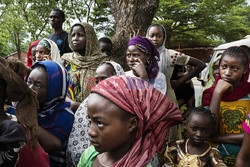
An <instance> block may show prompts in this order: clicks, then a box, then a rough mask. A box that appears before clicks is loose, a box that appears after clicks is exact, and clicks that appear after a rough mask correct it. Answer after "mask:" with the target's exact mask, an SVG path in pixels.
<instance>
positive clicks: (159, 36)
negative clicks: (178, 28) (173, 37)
mask: <svg viewBox="0 0 250 167" xmlns="http://www.w3.org/2000/svg"><path fill="white" fill-rule="evenodd" d="M148 39H150V40H151V42H152V43H153V44H154V46H155V47H156V48H159V47H161V45H162V43H163V40H164V34H163V32H162V29H161V28H160V27H158V26H152V27H151V28H150V29H149V31H148Z"/></svg>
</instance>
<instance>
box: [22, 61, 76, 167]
mask: <svg viewBox="0 0 250 167" xmlns="http://www.w3.org/2000/svg"><path fill="white" fill-rule="evenodd" d="M27 84H28V86H29V87H30V88H31V89H33V91H35V92H36V94H37V100H38V101H39V109H38V124H39V134H38V141H39V143H40V144H41V146H42V147H43V148H44V150H45V151H46V152H47V153H49V156H50V166H51V167H53V166H60V165H63V164H64V165H65V157H64V156H65V149H66V144H67V139H68V136H69V133H70V131H71V128H72V125H73V122H74V114H73V113H72V111H70V110H69V107H70V104H69V103H66V102H65V97H66V94H67V88H68V75H67V72H66V70H65V69H64V67H63V66H61V65H60V64H58V63H56V62H54V61H49V60H47V61H40V62H37V63H35V64H34V65H33V66H32V71H31V72H30V74H29V76H28V79H27Z"/></svg>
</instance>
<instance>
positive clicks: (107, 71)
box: [95, 64, 114, 83]
mask: <svg viewBox="0 0 250 167" xmlns="http://www.w3.org/2000/svg"><path fill="white" fill-rule="evenodd" d="M112 75H114V69H113V68H112V67H111V66H110V65H109V64H103V65H101V66H100V67H98V68H97V69H96V75H95V79H96V81H97V82H96V83H98V82H100V81H102V80H104V79H106V78H108V77H111V76H112Z"/></svg>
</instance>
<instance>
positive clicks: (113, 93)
mask: <svg viewBox="0 0 250 167" xmlns="http://www.w3.org/2000/svg"><path fill="white" fill-rule="evenodd" d="M139 82H140V83H141V85H139V84H138V83H139ZM143 84H144V85H145V84H148V83H147V82H146V81H142V80H137V79H135V78H130V77H127V76H114V77H110V78H108V79H106V80H103V81H102V82H100V83H99V84H97V85H96V86H95V87H94V88H93V89H92V93H93V92H94V93H97V94H100V95H101V96H103V97H105V98H107V99H108V100H110V101H111V102H113V103H114V104H116V105H117V106H119V107H120V108H121V109H123V110H124V111H125V112H128V113H131V114H133V115H136V116H137V117H138V122H139V124H138V131H137V132H136V135H135V138H134V143H133V146H132V147H131V149H130V151H129V152H128V153H127V154H126V155H125V156H124V157H123V158H122V159H120V160H119V161H118V162H116V163H115V164H114V165H113V166H114V167H120V166H127V167H141V166H146V165H147V164H148V163H149V162H150V160H151V159H152V157H153V155H154V154H155V153H156V152H157V151H160V150H161V148H162V145H163V143H164V142H165V140H164V139H165V137H166V134H167V131H168V129H169V128H170V126H173V125H175V124H177V123H179V122H181V121H182V120H183V118H182V116H181V114H180V112H179V110H178V108H177V107H176V105H175V104H174V103H172V102H170V101H169V99H168V98H167V97H166V96H164V95H163V94H162V93H161V92H160V91H158V90H157V89H154V88H151V87H150V88H147V89H145V88H144V87H143V86H142V85H143Z"/></svg>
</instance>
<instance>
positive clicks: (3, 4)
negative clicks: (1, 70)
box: [0, 0, 250, 56]
mask: <svg viewBox="0 0 250 167" xmlns="http://www.w3.org/2000/svg"><path fill="white" fill-rule="evenodd" d="M54 8H60V9H62V10H63V11H64V12H65V16H66V22H65V23H64V29H65V30H66V31H69V29H70V27H71V26H72V24H74V23H76V22H89V23H91V24H92V25H93V26H94V28H95V29H96V31H97V32H98V33H99V34H100V33H101V34H102V35H105V36H108V37H112V35H113V34H114V30H115V21H114V18H113V16H112V14H111V10H110V8H109V7H108V5H107V1H106V0H56V1H55V0H0V30H1V31H0V56H6V55H8V54H10V53H11V52H15V51H16V50H17V49H18V48H21V49H22V50H24V51H27V47H28V44H29V43H30V42H31V41H34V40H36V39H41V38H43V37H47V36H48V34H50V33H51V28H50V26H49V24H48V16H49V13H50V12H51V10H52V9H54ZM145 17H147V16H145ZM142 19H143V18H142ZM154 22H157V23H160V24H162V25H164V27H165V28H166V30H167V37H168V39H167V47H170V48H176V47H179V46H180V47H182V48H183V47H199V46H215V45H218V44H219V43H221V42H229V41H233V40H237V39H240V38H243V37H244V36H245V35H247V34H249V32H250V29H249V27H250V7H249V6H247V4H246V3H245V1H244V0H160V4H159V8H158V11H157V13H156V15H155V19H154Z"/></svg>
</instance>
